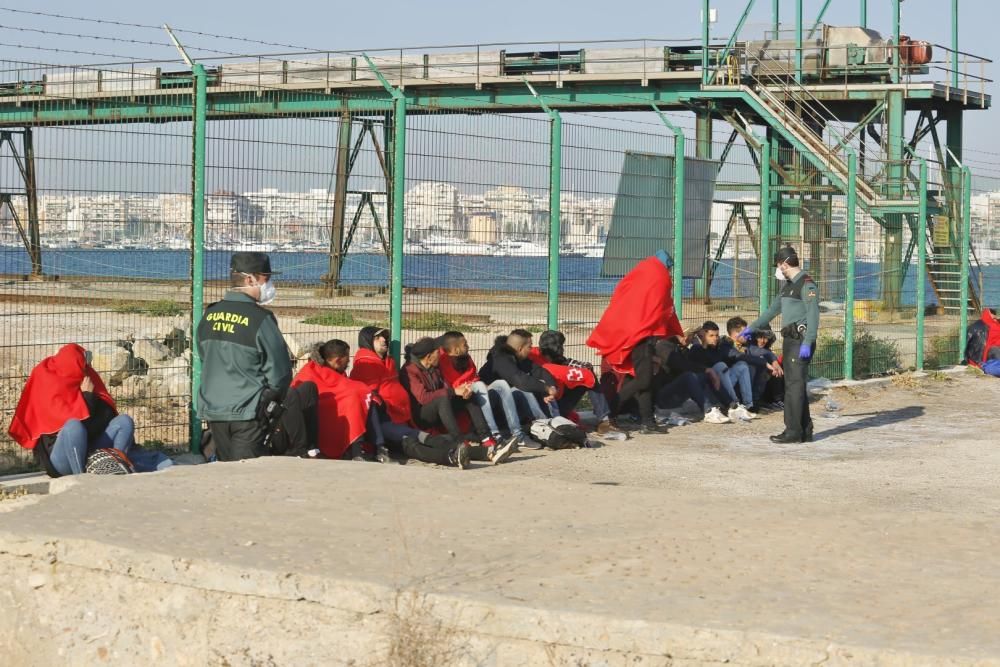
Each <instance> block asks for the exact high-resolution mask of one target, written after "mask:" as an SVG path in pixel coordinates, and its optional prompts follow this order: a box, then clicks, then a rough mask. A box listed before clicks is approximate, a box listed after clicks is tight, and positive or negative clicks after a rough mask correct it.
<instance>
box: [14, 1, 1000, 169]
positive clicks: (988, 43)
mask: <svg viewBox="0 0 1000 667" xmlns="http://www.w3.org/2000/svg"><path fill="white" fill-rule="evenodd" d="M3 1H4V0H0V58H2V59H8V60H34V61H36V62H50V63H51V62H59V63H78V64H82V63H93V62H108V61H109V58H107V57H98V56H94V55H86V54H71V53H54V52H46V51H40V50H32V49H27V48H24V47H26V46H42V47H48V48H52V47H55V48H63V49H70V50H80V51H94V52H100V53H108V54H117V55H124V56H129V57H131V58H147V57H150V58H165V57H171V58H172V57H175V52H174V51H173V50H172V49H171V48H170V47H169V46H152V45H149V44H141V43H125V42H118V41H111V40H94V39H86V40H83V39H75V38H72V37H68V36H61V35H51V34H44V33H38V32H31V31H27V30H25V29H26V28H30V29H33V30H47V31H50V32H66V33H76V34H78V33H86V34H91V35H100V36H104V37H110V38H113V39H131V40H137V41H139V42H144V41H152V42H166V36H165V34H164V33H163V32H162V31H158V30H155V29H147V28H137V27H129V26H122V25H115V24H113V23H103V24H98V23H85V22H79V21H72V20H64V19H58V18H53V17H47V16H38V15H31V14H23V13H15V12H10V11H8V10H9V9H21V10H28V11H38V12H45V13H51V14H66V15H72V16H88V17H90V18H93V19H102V20H105V21H119V22H126V23H139V24H149V25H154V26H155V25H160V24H162V23H169V24H171V25H172V26H173V27H174V28H176V29H179V30H189V31H190V30H196V31H201V32H206V33H216V34H224V35H232V36H241V37H244V38H246V39H249V40H261V41H265V42H273V43H280V44H288V45H296V46H301V47H308V48H315V49H330V50H362V49H376V48H383V47H386V48H388V47H402V46H422V45H445V44H474V43H486V42H504V43H518V42H530V41H566V42H572V41H574V40H601V39H607V40H611V39H629V38H642V37H647V38H655V39H670V40H685V39H697V38H698V36H699V34H700V8H701V2H700V1H699V0H664V1H661V2H652V1H648V0H647V1H641V0H616V1H615V2H614V3H609V2H606V1H602V2H598V1H597V0H576V1H575V2H573V3H568V2H555V1H550V2H538V1H537V0H531V1H528V0H504V2H500V3H487V2H481V1H480V2H474V1H473V2H470V1H469V0H463V1H458V0H381V1H380V2H378V3H377V10H373V9H370V8H368V7H370V6H375V3H371V4H366V3H359V2H342V1H333V2H331V1H329V0H325V1H322V2H320V1H318V0H314V1H306V0H285V2H282V3H274V2H266V3H265V2H262V1H261V0H240V1H237V0H212V1H211V2H205V1H204V0H201V1H199V2H194V1H191V0H174V1H173V2H166V3H164V2H158V3H151V2H145V3H138V2H135V1H134V0H128V1H123V0H100V1H98V2H94V3H83V4H82V3H79V2H78V1H74V0H35V2H34V3H32V4H28V3H24V4H21V5H13V4H10V5H4V4H3ZM7 1H8V2H10V0H7ZM712 4H713V7H715V8H716V9H717V10H718V12H719V22H718V23H717V24H716V25H715V27H714V28H713V36H714V37H717V38H719V39H725V38H726V37H728V35H729V34H730V32H731V30H732V28H733V27H734V25H735V24H736V22H737V20H738V19H739V16H740V14H741V13H742V10H743V8H744V6H745V1H744V0H714V1H713V3H712ZM771 4H772V3H771V0H758V1H757V2H756V5H755V7H754V10H753V12H752V14H751V17H750V20H749V22H748V24H747V26H746V27H745V28H744V31H743V33H742V36H743V37H747V38H754V37H758V36H760V35H761V34H762V31H763V30H764V29H765V28H766V27H767V26H769V24H770V13H771ZM950 4H951V3H949V2H947V1H946V0H905V1H904V2H903V5H902V17H903V20H902V32H903V33H905V34H909V35H910V36H911V37H912V38H914V39H925V40H928V41H930V42H932V43H940V44H946V45H947V44H950V40H951V28H950ZM781 5H782V7H781V9H782V21H783V22H784V23H786V24H788V25H792V24H793V21H794V11H795V3H794V2H792V1H791V0H782V2H781ZM821 5H822V0H806V1H805V3H804V15H805V17H806V19H805V21H806V25H807V26H808V25H811V24H812V21H813V20H814V18H815V16H816V14H817V13H818V11H819V9H820V7H821ZM868 6H869V7H868V11H869V18H868V22H869V26H870V27H872V28H875V29H878V30H880V31H882V32H883V34H884V35H888V34H890V33H891V6H892V5H891V2H889V0H868ZM995 11H996V8H995V0H960V12H961V17H960V31H961V41H960V48H961V49H962V50H964V51H967V52H970V53H974V54H977V55H982V56H985V57H988V58H992V57H994V56H995V55H997V54H996V53H995V51H996V48H995V44H996V28H995V22H994V21H992V20H985V19H988V18H991V17H992V14H993V13H995ZM858 15H859V2H858V0H833V2H832V4H831V7H830V8H829V10H828V11H827V14H826V16H825V18H824V20H825V22H827V23H831V24H835V25H856V24H857V23H858ZM178 35H179V37H180V38H181V40H182V41H183V42H184V43H185V44H186V45H187V46H189V47H191V48H192V50H193V49H195V48H198V47H204V48H211V49H218V50H222V51H235V52H240V53H262V52H263V53H268V52H270V53H273V52H280V51H287V50H288V49H282V48H280V47H277V46H267V45H262V44H254V43H250V42H239V41H231V40H221V39H215V38H210V37H205V36H199V35H194V34H191V33H189V32H179V33H178ZM11 45H21V46H20V47H18V46H11ZM941 76H944V74H943V73H941ZM987 76H996V72H995V71H993V72H991V71H989V70H988V71H987ZM991 89H993V90H994V92H995V87H994V86H991ZM995 113H996V111H993V110H990V111H985V112H977V113H970V114H968V115H967V116H966V118H967V120H966V143H967V145H969V147H970V148H975V149H976V150H980V151H983V154H982V155H981V156H979V157H980V158H981V160H982V161H983V162H984V166H985V163H994V164H995V165H997V166H995V167H994V169H995V171H996V172H997V175H998V176H1000V133H997V132H993V131H992V126H993V124H994V120H993V118H994V114H995Z"/></svg>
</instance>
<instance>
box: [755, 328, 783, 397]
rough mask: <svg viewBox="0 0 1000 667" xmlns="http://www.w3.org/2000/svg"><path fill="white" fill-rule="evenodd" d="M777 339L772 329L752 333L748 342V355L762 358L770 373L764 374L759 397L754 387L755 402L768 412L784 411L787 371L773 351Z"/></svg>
mask: <svg viewBox="0 0 1000 667" xmlns="http://www.w3.org/2000/svg"><path fill="white" fill-rule="evenodd" d="M775 340H777V337H776V336H775V335H774V332H773V331H771V330H770V329H761V330H760V331H754V332H752V335H751V338H750V340H749V341H748V342H747V346H746V349H747V354H750V355H753V356H756V357H760V358H762V359H763V360H764V361H766V362H767V368H768V369H769V373H766V374H762V375H763V378H762V387H761V388H760V393H759V395H758V394H757V393H756V392H757V391H758V388H757V387H754V392H755V394H754V400H756V401H758V403H759V404H760V405H761V406H762V407H764V408H765V409H767V410H784V408H785V404H784V397H785V371H784V369H783V368H782V367H781V359H780V358H779V357H778V355H777V354H775V353H774V351H772V349H771V346H772V345H774V341H775Z"/></svg>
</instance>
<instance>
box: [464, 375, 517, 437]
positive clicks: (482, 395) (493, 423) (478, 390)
mask: <svg viewBox="0 0 1000 667" xmlns="http://www.w3.org/2000/svg"><path fill="white" fill-rule="evenodd" d="M497 382H503V383H504V384H507V383H506V382H504V381H503V380H497V381H496V382H494V383H493V384H494V385H495V384H497ZM492 387H493V385H490V386H489V387H487V386H486V383H485V382H483V381H482V380H477V381H476V382H473V383H472V402H473V403H475V404H476V405H478V406H479V409H480V410H482V411H483V419H485V420H486V425H487V426H489V427H490V435H491V436H493V437H494V438H497V437H499V436H500V427H499V426H497V418H496V417H495V416H494V415H493V406H492V405H491V404H490V389H491V388H492ZM497 395H498V396H500V392H497ZM500 404H501V405H502V406H503V408H504V413H505V415H506V416H507V423H508V424H509V423H510V414H509V413H507V406H506V405H505V404H504V402H503V396H501V398H500Z"/></svg>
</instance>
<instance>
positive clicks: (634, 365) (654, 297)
mask: <svg viewBox="0 0 1000 667" xmlns="http://www.w3.org/2000/svg"><path fill="white" fill-rule="evenodd" d="M673 265H674V262H673V259H672V258H671V257H670V255H669V254H668V253H667V252H666V251H665V250H658V251H656V254H655V255H653V256H652V257H647V258H646V259H644V260H642V261H641V262H639V263H638V264H636V265H635V267H634V268H633V269H632V270H631V271H629V272H628V273H627V274H625V276H624V277H623V278H622V279H621V280H620V281H619V282H618V285H617V286H615V290H614V292H613V293H612V294H611V300H610V301H609V303H608V307H607V308H606V309H605V311H604V314H603V315H602V316H601V319H600V321H599V322H598V323H597V326H596V327H594V331H593V332H592V333H591V334H590V337H589V338H588V339H587V346H588V347H592V348H594V349H595V350H596V351H597V353H598V354H600V355H601V357H602V359H603V361H604V362H605V363H607V365H608V367H609V368H610V369H611V370H612V371H613V372H614V373H616V374H619V375H621V376H626V379H625V380H624V381H623V382H622V383H621V391H620V392H619V400H618V401H617V404H618V405H624V404H626V403H627V402H628V401H629V400H630V399H632V398H635V399H636V403H637V404H638V407H639V415H640V418H641V419H642V424H643V426H642V429H643V432H647V433H659V432H661V431H660V429H659V428H658V427H657V425H656V422H655V420H654V416H653V389H654V388H653V379H654V376H655V374H656V369H655V368H654V366H655V364H654V361H653V359H654V353H653V345H655V343H656V341H657V340H660V339H663V338H670V337H676V338H678V339H683V336H684V329H683V328H682V327H681V324H680V321H678V319H677V311H676V309H675V307H674V300H673V297H672V295H671V289H672V287H673V278H672V276H671V270H672V269H673Z"/></svg>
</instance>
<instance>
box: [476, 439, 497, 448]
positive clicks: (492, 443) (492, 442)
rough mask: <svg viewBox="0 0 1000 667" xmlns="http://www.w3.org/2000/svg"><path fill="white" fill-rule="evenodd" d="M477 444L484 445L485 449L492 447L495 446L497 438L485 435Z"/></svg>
mask: <svg viewBox="0 0 1000 667" xmlns="http://www.w3.org/2000/svg"><path fill="white" fill-rule="evenodd" d="M479 444H480V445H481V446H483V447H485V448H486V449H492V448H494V447H496V446H497V438H495V437H493V436H487V437H485V438H483V441H482V442H480V443H479Z"/></svg>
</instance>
